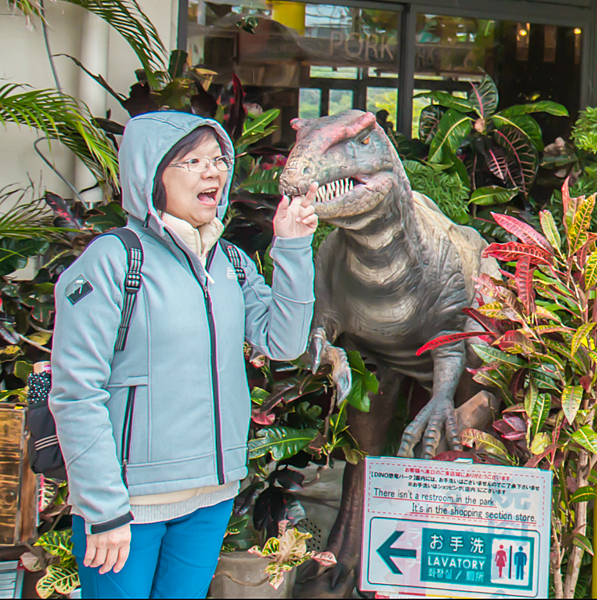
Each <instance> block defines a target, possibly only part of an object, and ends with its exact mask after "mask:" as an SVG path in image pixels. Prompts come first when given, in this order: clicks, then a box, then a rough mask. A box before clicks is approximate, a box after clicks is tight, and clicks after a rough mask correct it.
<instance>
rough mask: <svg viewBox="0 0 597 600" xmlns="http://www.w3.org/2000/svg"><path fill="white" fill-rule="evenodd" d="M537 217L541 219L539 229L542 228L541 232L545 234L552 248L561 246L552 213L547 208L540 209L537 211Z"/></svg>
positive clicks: (560, 239)
mask: <svg viewBox="0 0 597 600" xmlns="http://www.w3.org/2000/svg"><path fill="white" fill-rule="evenodd" d="M539 219H540V221H541V229H543V233H544V234H545V237H546V238H547V240H548V241H549V243H550V244H551V245H552V246H553V247H554V248H557V249H559V248H561V247H562V238H561V237H560V232H559V231H558V227H557V225H556V222H555V221H554V218H553V215H552V214H551V213H550V212H549V211H548V210H542V211H541V212H540V213H539Z"/></svg>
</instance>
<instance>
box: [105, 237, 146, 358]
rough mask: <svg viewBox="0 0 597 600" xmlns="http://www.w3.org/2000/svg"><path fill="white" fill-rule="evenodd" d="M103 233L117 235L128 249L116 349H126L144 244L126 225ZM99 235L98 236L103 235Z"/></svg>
mask: <svg viewBox="0 0 597 600" xmlns="http://www.w3.org/2000/svg"><path fill="white" fill-rule="evenodd" d="M103 235H115V236H116V237H117V238H118V239H119V240H120V241H121V242H122V245H123V246H124V247H125V249H126V254H127V258H128V270H127V274H126V277H125V279H124V304H123V307H122V318H121V320H120V326H119V327H118V337H117V338H116V345H115V346H114V350H115V351H116V352H119V351H122V350H124V347H125V346H126V338H127V336H128V333H129V327H130V325H131V317H132V316H133V309H134V308H135V302H136V300H137V292H138V291H139V288H140V287H141V280H142V274H141V267H142V266H143V246H142V245H141V240H140V239H139V237H138V236H137V234H136V233H135V232H134V231H132V230H131V229H128V228H126V227H119V228H117V229H111V230H110V231H106V233H102V236H103ZM102 236H98V237H102Z"/></svg>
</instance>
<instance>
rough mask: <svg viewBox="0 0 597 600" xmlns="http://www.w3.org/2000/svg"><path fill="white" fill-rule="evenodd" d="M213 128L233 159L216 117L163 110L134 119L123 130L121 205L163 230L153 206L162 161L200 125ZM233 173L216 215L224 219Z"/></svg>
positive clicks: (225, 135) (120, 155)
mask: <svg viewBox="0 0 597 600" xmlns="http://www.w3.org/2000/svg"><path fill="white" fill-rule="evenodd" d="M204 125H206V126H209V127H212V128H213V129H214V130H215V132H216V135H217V138H218V139H219V141H220V144H221V146H222V154H223V155H224V156H228V157H230V158H231V159H232V160H234V146H233V144H232V141H231V140H230V137H229V136H228V134H227V133H226V131H225V130H224V128H223V127H222V126H221V125H220V124H219V123H218V122H217V121H214V120H213V119H204V118H203V117H198V116H196V115H191V114H188V113H182V112H173V111H160V112H152V113H146V114H143V115H140V116H138V117H135V118H133V119H131V120H130V121H129V122H128V123H127V125H126V128H125V130H124V136H123V138H122V144H121V146H120V151H119V152H118V158H119V161H120V181H121V184H122V207H123V208H124V210H126V211H127V212H128V214H129V215H132V216H133V217H136V218H137V219H139V220H141V221H145V220H146V219H147V217H148V215H150V219H149V224H151V225H153V228H154V229H156V228H157V229H158V231H159V232H160V233H162V229H163V226H164V225H163V223H162V220H161V219H160V218H159V216H158V214H157V211H156V209H155V207H154V206H153V186H154V179H155V176H156V172H157V170H158V166H159V165H160V162H161V161H162V159H163V158H164V156H165V155H166V154H167V153H168V151H169V150H171V149H172V147H173V146H174V145H175V144H177V143H178V142H179V141H180V140H181V139H182V138H184V137H186V136H187V135H188V134H189V133H191V132H192V131H193V130H195V129H197V127H201V126H204ZM232 173H233V171H232V170H230V176H229V177H228V180H227V181H226V185H225V186H224V190H223V192H222V198H221V199H220V204H219V206H218V209H217V215H216V216H217V217H218V219H220V220H222V219H223V217H224V215H225V214H226V209H227V208H228V194H229V192H230V186H231V184H232Z"/></svg>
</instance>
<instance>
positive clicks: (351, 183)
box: [315, 177, 361, 203]
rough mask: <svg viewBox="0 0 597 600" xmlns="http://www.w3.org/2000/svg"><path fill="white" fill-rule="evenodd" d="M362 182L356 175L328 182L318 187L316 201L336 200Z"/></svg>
mask: <svg viewBox="0 0 597 600" xmlns="http://www.w3.org/2000/svg"><path fill="white" fill-rule="evenodd" d="M360 183H361V182H360V181H358V180H357V179H355V178H354V177H346V178H345V179H337V180H336V181H330V182H329V183H326V184H325V185H322V186H321V187H319V188H318V189H317V195H316V196H315V202H316V203H318V202H324V203H327V202H334V201H336V200H338V199H339V198H341V197H342V196H345V195H346V194H348V193H349V192H352V190H353V189H354V188H355V187H356V186H357V185H359V184H360Z"/></svg>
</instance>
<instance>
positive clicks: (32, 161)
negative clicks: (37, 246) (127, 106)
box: [0, 0, 178, 210]
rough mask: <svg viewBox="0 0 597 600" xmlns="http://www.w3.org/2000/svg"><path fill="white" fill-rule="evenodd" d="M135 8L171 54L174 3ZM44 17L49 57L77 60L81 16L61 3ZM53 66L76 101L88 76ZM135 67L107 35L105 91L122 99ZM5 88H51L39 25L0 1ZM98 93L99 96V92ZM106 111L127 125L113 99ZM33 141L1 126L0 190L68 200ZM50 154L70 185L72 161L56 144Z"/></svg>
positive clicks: (122, 45) (30, 134) (59, 62)
mask: <svg viewBox="0 0 597 600" xmlns="http://www.w3.org/2000/svg"><path fill="white" fill-rule="evenodd" d="M139 4H140V6H141V8H142V10H143V11H144V12H145V13H146V14H147V16H148V17H149V18H150V19H151V21H152V22H153V23H154V24H155V26H156V27H157V29H158V32H159V34H160V36H161V38H162V41H163V42H164V45H165V46H166V48H167V49H168V50H170V49H173V48H175V47H176V33H177V32H176V23H177V19H176V16H177V14H178V0H139ZM46 11H47V20H48V23H49V40H50V45H51V49H52V53H53V54H62V53H64V54H70V55H72V56H75V57H77V58H78V57H80V53H81V41H82V40H81V30H82V26H83V19H84V14H85V11H84V10H83V9H81V8H79V7H77V6H73V5H71V4H69V3H67V2H62V1H60V0H59V1H58V2H46ZM55 62H56V67H57V71H58V75H59V79H60V83H61V85H62V87H63V89H64V91H65V92H66V93H68V94H72V95H74V96H77V94H78V90H79V81H80V78H81V77H87V75H85V74H84V73H83V72H82V71H81V70H80V69H79V68H78V67H77V66H76V65H75V64H74V63H73V62H72V61H70V60H69V59H68V58H64V57H57V58H55ZM140 66H141V65H140V63H139V61H138V59H137V57H136V55H135V54H134V52H133V51H132V50H131V49H130V48H129V46H128V44H127V43H126V42H125V40H124V39H123V38H122V37H121V36H120V35H119V34H118V33H117V32H116V31H115V30H110V33H109V55H108V72H107V73H103V75H104V77H105V78H106V79H107V80H108V82H109V83H110V85H112V87H113V88H114V89H115V90H117V91H119V92H122V93H127V92H128V89H129V87H130V86H131V85H132V84H133V83H134V82H135V76H134V71H135V69H137V68H139V67H140ZM7 82H10V83H27V84H29V85H31V86H32V87H33V88H37V89H40V88H52V87H54V79H53V77H52V72H51V69H50V65H49V62H48V57H47V54H46V48H45V44H44V39H43V33H42V28H41V25H40V24H39V22H37V23H34V24H33V26H32V27H29V28H28V27H27V23H26V21H25V18H24V17H22V16H21V15H20V14H13V13H12V12H11V11H10V9H9V8H8V7H7V3H6V2H5V1H3V0H0V83H7ZM98 90H99V91H100V93H102V92H101V88H100V87H99V86H98ZM108 108H111V109H112V118H113V119H115V120H116V121H119V122H120V123H124V122H125V121H126V117H127V115H126V113H125V111H124V110H123V109H122V108H121V107H120V106H119V105H118V103H117V102H116V101H115V100H113V99H112V98H109V99H108ZM37 137H39V135H38V134H36V133H35V132H34V131H29V130H28V129H27V128H26V127H18V126H16V125H12V124H9V125H8V126H7V127H6V128H5V127H3V126H2V125H0V189H2V188H3V187H4V186H7V185H11V184H16V185H18V186H23V185H26V184H27V182H28V180H29V179H31V181H32V182H33V183H34V184H35V185H36V186H38V188H39V189H40V190H42V191H43V189H49V190H52V191H54V192H56V193H58V194H61V195H62V194H67V195H68V189H67V188H66V186H65V185H64V184H63V183H62V182H61V181H60V180H59V179H58V177H57V176H56V175H55V174H54V173H53V172H52V171H51V169H49V168H48V167H46V166H45V165H44V163H43V161H42V160H41V159H40V158H39V156H38V155H37V154H36V153H35V151H34V149H33V142H34V141H35V139H36V138H37ZM46 148H47V147H46ZM50 152H51V157H52V159H53V160H54V163H55V165H56V166H57V167H58V169H59V170H60V171H61V172H62V173H63V174H64V176H65V177H67V178H68V179H69V181H74V175H75V160H74V157H73V155H72V154H71V153H70V152H69V151H67V150H65V149H63V148H61V147H60V145H59V144H58V143H57V142H56V143H53V144H52V147H51V151H50ZM70 195H72V193H71V194H70ZM0 210H1V207H0Z"/></svg>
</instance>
